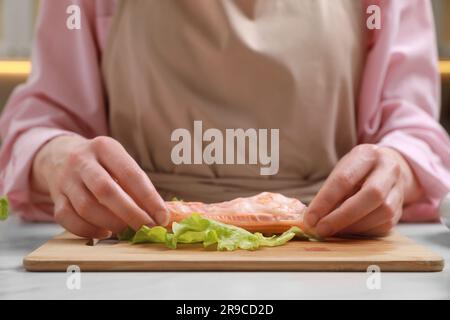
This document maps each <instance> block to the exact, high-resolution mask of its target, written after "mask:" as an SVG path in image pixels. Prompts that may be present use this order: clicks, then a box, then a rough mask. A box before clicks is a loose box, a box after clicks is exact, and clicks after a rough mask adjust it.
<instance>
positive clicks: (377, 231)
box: [364, 221, 397, 237]
mask: <svg viewBox="0 0 450 320" xmlns="http://www.w3.org/2000/svg"><path fill="white" fill-rule="evenodd" d="M396 224H397V223H396V222H395V221H389V222H386V223H384V224H382V225H380V226H378V227H375V228H373V229H370V230H367V231H365V232H364V235H365V236H368V237H385V236H388V235H389V234H390V233H391V232H392V231H393V229H394V228H395V226H396Z"/></svg>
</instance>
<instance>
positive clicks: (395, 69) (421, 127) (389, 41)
mask: <svg viewBox="0 0 450 320" xmlns="http://www.w3.org/2000/svg"><path fill="white" fill-rule="evenodd" d="M368 2H369V3H374V1H368ZM375 3H378V4H379V5H380V7H381V10H382V28H381V30H377V31H376V32H374V33H373V39H372V43H371V44H370V48H369V53H368V58H367V63H366V69H365V73H364V76H363V82H362V88H361V99H360V112H359V115H358V133H359V140H360V143H375V144H378V145H381V146H386V147H392V148H394V149H396V150H398V151H399V152H401V153H402V154H403V156H404V157H405V159H406V160H407V161H408V162H409V164H410V166H411V168H412V169H413V171H414V172H415V174H416V176H417V178H418V180H419V181H420V184H421V185H422V187H423V189H424V191H425V194H426V195H425V197H424V198H423V199H422V200H421V201H419V202H418V203H415V204H412V205H410V206H408V207H406V208H405V210H404V214H403V217H402V220H403V221H433V220H436V219H437V218H438V212H437V207H438V204H439V201H440V200H441V199H442V197H443V196H444V195H445V194H446V193H448V192H449V190H450V172H449V168H450V141H449V137H448V135H447V133H446V132H445V131H444V129H443V128H442V127H441V126H440V125H439V123H438V121H437V119H438V117H439V103H440V101H439V94H440V78H439V72H438V58H437V52H436V51H437V50H436V47H437V46H436V39H435V30H434V24H433V15H432V10H431V4H430V2H429V1H426V0H395V1H393V0H380V1H375Z"/></svg>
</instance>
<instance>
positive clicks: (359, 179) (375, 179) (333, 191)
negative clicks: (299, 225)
mask: <svg viewBox="0 0 450 320" xmlns="http://www.w3.org/2000/svg"><path fill="white" fill-rule="evenodd" d="M420 197H421V189H420V187H419V185H418V183H417V181H416V179H415V177H414V174H413V172H412V170H411V169H410V167H409V165H408V163H407V162H406V160H405V159H404V158H403V156H402V155H400V153H398V152H397V151H395V150H394V149H391V148H385V147H378V146H376V145H369V144H365V145H359V146H357V147H355V148H354V149H353V150H352V151H351V152H350V153H348V154H347V155H346V156H344V157H343V158H342V159H341V161H340V162H339V163H338V165H337V166H336V168H335V169H334V170H333V172H332V173H331V174H330V176H329V177H328V179H327V180H326V181H325V183H324V185H323V187H322V188H321V190H320V191H319V192H318V194H317V195H316V197H315V198H314V199H313V201H312V202H311V204H310V206H309V207H308V210H307V212H306V215H305V222H306V225H307V226H308V227H309V228H311V230H310V231H311V232H313V233H315V234H317V235H318V236H320V237H330V236H333V235H367V236H384V235H387V234H388V233H389V231H390V230H391V229H392V228H393V227H394V226H395V225H396V224H397V222H398V221H399V220H400V217H401V215H402V209H403V205H404V204H405V203H409V202H412V201H416V200H418V199H419V198H420Z"/></svg>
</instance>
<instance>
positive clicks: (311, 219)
mask: <svg viewBox="0 0 450 320" xmlns="http://www.w3.org/2000/svg"><path fill="white" fill-rule="evenodd" d="M305 220H306V221H305V222H306V224H307V225H308V226H310V227H314V226H315V225H316V224H317V222H318V221H319V219H318V218H317V215H316V214H314V213H312V212H311V213H309V212H308V213H307V214H306V218H305Z"/></svg>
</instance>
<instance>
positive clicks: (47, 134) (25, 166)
mask: <svg viewBox="0 0 450 320" xmlns="http://www.w3.org/2000/svg"><path fill="white" fill-rule="evenodd" d="M74 134H76V133H74V132H70V131H65V130H61V129H55V128H43V127H36V128H33V129H30V130H28V131H26V132H24V133H22V134H21V135H20V136H19V137H18V138H17V139H16V140H15V141H14V143H13V145H12V152H11V156H10V161H9V163H8V164H7V166H6V168H5V170H4V172H3V176H2V178H1V180H2V181H1V182H2V184H3V186H2V189H3V190H2V191H3V192H4V193H5V194H6V195H7V196H8V199H9V201H10V205H11V209H12V211H13V212H14V213H17V214H19V215H21V217H22V218H23V219H24V220H28V221H52V220H53V216H52V207H53V205H52V204H51V201H50V198H49V197H48V196H42V195H39V194H36V193H33V192H32V191H31V190H30V182H29V180H30V173H31V166H32V162H33V159H34V156H35V155H36V153H37V151H38V150H39V149H40V148H41V147H42V146H43V145H44V144H45V143H46V142H48V141H49V140H51V139H53V138H55V137H57V136H61V135H74Z"/></svg>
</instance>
